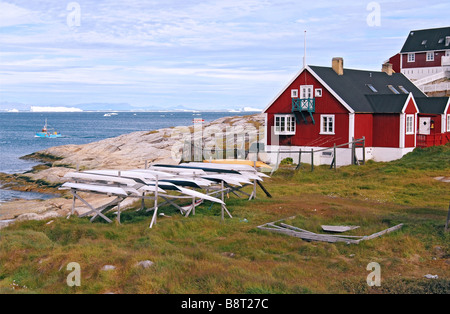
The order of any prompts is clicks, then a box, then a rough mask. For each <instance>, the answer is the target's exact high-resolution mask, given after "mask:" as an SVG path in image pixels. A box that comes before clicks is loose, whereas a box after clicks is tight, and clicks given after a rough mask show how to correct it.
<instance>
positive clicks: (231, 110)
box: [228, 107, 262, 112]
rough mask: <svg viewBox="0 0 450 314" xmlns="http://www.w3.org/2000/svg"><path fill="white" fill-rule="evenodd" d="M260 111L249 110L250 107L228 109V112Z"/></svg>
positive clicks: (255, 109) (255, 110)
mask: <svg viewBox="0 0 450 314" xmlns="http://www.w3.org/2000/svg"><path fill="white" fill-rule="evenodd" d="M261 111H262V109H259V108H251V107H244V108H241V109H230V110H228V112H261Z"/></svg>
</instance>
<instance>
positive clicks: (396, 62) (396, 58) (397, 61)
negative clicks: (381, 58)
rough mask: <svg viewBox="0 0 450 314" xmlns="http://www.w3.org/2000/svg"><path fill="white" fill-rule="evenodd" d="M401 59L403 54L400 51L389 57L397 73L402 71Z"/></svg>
mask: <svg viewBox="0 0 450 314" xmlns="http://www.w3.org/2000/svg"><path fill="white" fill-rule="evenodd" d="M400 60H401V55H400V54H399V53H397V54H396V55H395V56H393V57H391V58H390V59H389V63H390V64H392V69H393V70H394V71H395V73H400V70H401V69H400V67H401V64H400Z"/></svg>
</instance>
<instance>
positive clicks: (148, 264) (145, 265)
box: [136, 260, 155, 269]
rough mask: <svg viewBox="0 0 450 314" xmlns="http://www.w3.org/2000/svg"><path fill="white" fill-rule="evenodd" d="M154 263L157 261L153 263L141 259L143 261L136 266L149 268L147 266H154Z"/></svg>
mask: <svg viewBox="0 0 450 314" xmlns="http://www.w3.org/2000/svg"><path fill="white" fill-rule="evenodd" d="M154 264H155V263H153V262H152V261H149V260H146V261H141V262H139V263H137V264H136V266H139V267H142V268H144V269H147V268H150V267H152V266H153V265H154Z"/></svg>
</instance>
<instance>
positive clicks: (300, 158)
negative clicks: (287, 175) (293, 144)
mask: <svg viewBox="0 0 450 314" xmlns="http://www.w3.org/2000/svg"><path fill="white" fill-rule="evenodd" d="M301 163H302V149H301V148H300V149H299V151H298V164H297V167H296V168H295V170H298V169H300V165H301Z"/></svg>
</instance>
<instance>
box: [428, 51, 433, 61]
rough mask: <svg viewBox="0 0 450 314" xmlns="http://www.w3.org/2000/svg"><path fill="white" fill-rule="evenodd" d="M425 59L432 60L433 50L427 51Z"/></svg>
mask: <svg viewBox="0 0 450 314" xmlns="http://www.w3.org/2000/svg"><path fill="white" fill-rule="evenodd" d="M427 61H434V51H428V52H427Z"/></svg>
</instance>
